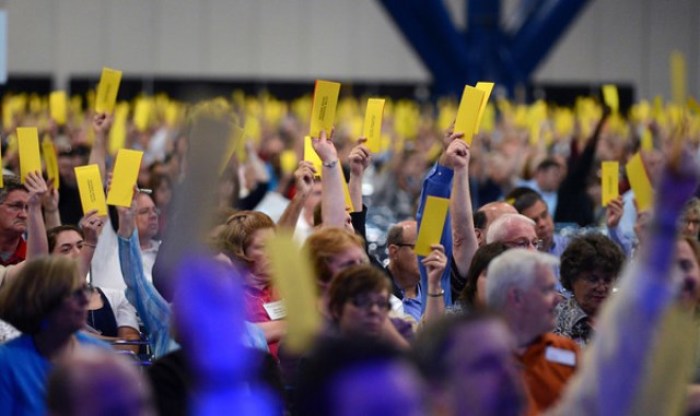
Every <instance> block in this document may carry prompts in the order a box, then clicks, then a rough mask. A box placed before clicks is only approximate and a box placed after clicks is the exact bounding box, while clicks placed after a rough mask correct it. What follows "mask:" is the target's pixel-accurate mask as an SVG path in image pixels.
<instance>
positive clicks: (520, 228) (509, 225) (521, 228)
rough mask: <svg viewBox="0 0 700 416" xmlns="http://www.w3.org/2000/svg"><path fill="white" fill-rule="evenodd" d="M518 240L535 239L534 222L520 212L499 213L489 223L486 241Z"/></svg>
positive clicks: (506, 242)
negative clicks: (498, 215) (499, 214)
mask: <svg viewBox="0 0 700 416" xmlns="http://www.w3.org/2000/svg"><path fill="white" fill-rule="evenodd" d="M519 240H523V241H530V242H531V241H535V240H537V232H536V231H535V222H534V221H533V220H531V219H530V218H528V217H526V216H524V215H522V214H503V215H501V216H500V217H498V218H497V219H496V220H495V221H494V222H493V223H492V224H491V226H490V227H489V229H488V232H487V233H486V242H487V243H495V242H501V243H505V244H508V243H511V242H513V241H519ZM525 245H527V244H525Z"/></svg>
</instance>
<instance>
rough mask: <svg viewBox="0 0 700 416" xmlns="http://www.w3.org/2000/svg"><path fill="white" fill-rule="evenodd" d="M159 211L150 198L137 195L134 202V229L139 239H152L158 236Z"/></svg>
mask: <svg viewBox="0 0 700 416" xmlns="http://www.w3.org/2000/svg"><path fill="white" fill-rule="evenodd" d="M159 217H160V210H159V209H158V208H156V205H155V204H154V203H153V200H152V199H151V197H150V196H148V195H145V194H139V196H138V199H137V200H136V228H138V230H139V238H153V237H155V236H156V235H157V234H158V226H159V224H158V218H159Z"/></svg>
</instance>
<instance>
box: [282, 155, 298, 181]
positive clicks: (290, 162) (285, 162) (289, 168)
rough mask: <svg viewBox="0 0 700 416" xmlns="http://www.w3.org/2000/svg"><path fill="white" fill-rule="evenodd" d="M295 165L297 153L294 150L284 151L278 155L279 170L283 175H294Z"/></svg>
mask: <svg viewBox="0 0 700 416" xmlns="http://www.w3.org/2000/svg"><path fill="white" fill-rule="evenodd" d="M297 163H298V161H297V153H296V152H295V151H294V150H285V151H283V152H282V153H281V154H280V168H281V169H282V173H283V174H284V175H291V174H292V173H294V171H295V170H296V168H297Z"/></svg>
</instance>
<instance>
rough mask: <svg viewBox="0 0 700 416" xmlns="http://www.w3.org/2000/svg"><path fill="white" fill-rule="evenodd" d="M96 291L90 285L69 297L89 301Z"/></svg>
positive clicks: (77, 290) (78, 289)
mask: <svg viewBox="0 0 700 416" xmlns="http://www.w3.org/2000/svg"><path fill="white" fill-rule="evenodd" d="M94 291H95V288H94V286H92V285H90V284H85V285H83V286H80V287H79V288H77V289H75V290H74V291H72V292H70V294H69V297H70V298H72V299H88V298H90V295H92V293H93V292H94Z"/></svg>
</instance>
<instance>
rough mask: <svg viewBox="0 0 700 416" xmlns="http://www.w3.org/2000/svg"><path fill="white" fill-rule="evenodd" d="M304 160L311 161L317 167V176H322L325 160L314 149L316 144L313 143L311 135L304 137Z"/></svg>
mask: <svg viewBox="0 0 700 416" xmlns="http://www.w3.org/2000/svg"><path fill="white" fill-rule="evenodd" d="M304 160H305V161H307V162H311V164H312V165H314V169H316V176H318V177H321V172H323V161H322V160H321V158H320V157H319V156H318V154H317V153H316V151H315V150H314V146H313V144H312V143H311V136H306V137H304Z"/></svg>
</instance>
